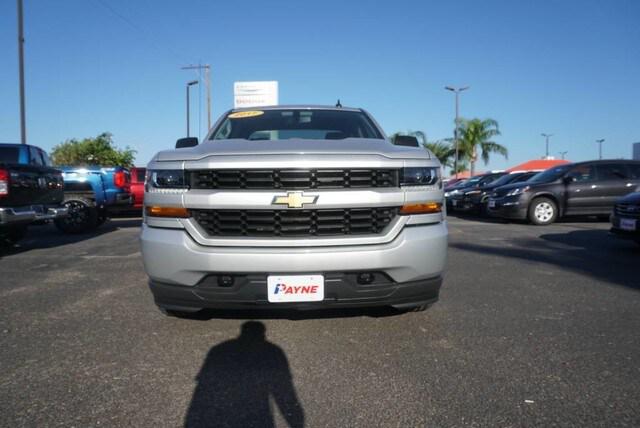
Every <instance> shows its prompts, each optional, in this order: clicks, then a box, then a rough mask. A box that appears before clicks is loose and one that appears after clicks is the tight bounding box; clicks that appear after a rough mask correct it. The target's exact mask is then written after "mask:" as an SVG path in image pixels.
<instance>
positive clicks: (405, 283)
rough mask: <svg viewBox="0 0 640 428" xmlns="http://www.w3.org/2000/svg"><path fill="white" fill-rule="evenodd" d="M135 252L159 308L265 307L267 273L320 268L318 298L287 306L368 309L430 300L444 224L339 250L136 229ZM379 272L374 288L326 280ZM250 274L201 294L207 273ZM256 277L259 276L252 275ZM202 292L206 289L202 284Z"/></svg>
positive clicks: (436, 284) (442, 255)
mask: <svg viewBox="0 0 640 428" xmlns="http://www.w3.org/2000/svg"><path fill="white" fill-rule="evenodd" d="M141 245H142V255H143V262H144V266H145V270H146V271H147V274H148V275H149V277H150V284H151V290H152V292H153V293H154V296H155V299H156V302H157V303H158V304H159V305H160V306H163V307H167V308H173V309H176V306H179V307H185V306H186V307H191V308H205V307H238V306H244V307H246V306H247V305H249V306H251V305H254V306H255V305H260V304H261V303H264V306H266V307H285V306H287V305H289V304H267V303H266V302H267V295H266V285H264V284H266V276H267V275H269V274H304V273H321V274H323V275H325V277H326V278H327V282H326V283H325V286H326V287H327V288H326V293H325V300H324V301H322V302H313V303H296V304H291V305H290V306H294V307H307V306H311V307H320V306H343V307H344V306H375V305H402V304H409V303H421V302H427V301H432V300H435V299H437V297H438V290H439V288H440V284H441V282H442V274H443V271H444V268H445V264H446V254H447V225H446V222H441V223H437V224H429V225H419V226H417V225H416V226H411V227H405V228H404V229H403V230H402V231H401V232H400V233H399V234H398V236H396V238H395V239H394V240H393V241H391V242H388V243H384V244H372V245H354V246H340V247H300V248H292V247H207V246H203V245H199V244H197V243H196V242H195V241H194V240H193V239H192V238H191V237H190V235H189V234H188V233H187V232H186V231H185V230H181V229H163V228H155V227H150V226H148V225H146V224H143V226H142V234H141ZM363 271H366V272H380V273H381V274H383V275H385V277H387V278H388V281H387V282H386V283H385V284H384V286H381V287H378V288H376V287H374V288H371V287H364V288H362V289H360V288H357V287H354V284H353V281H351V282H349V281H345V280H336V281H333V282H332V281H329V278H332V277H335V276H336V275H337V276H340V275H348V274H349V273H353V272H363ZM216 274H224V275H255V276H256V278H257V279H256V280H255V281H253V282H251V283H250V284H249V285H246V286H244V287H240V288H239V289H225V290H220V291H219V292H216V291H211V292H210V291H207V292H203V290H202V289H203V285H202V284H203V283H206V282H207V278H209V277H210V276H211V275H216ZM260 278H261V279H260ZM204 288H207V290H209V288H208V287H204Z"/></svg>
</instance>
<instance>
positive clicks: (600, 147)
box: [596, 138, 604, 159]
mask: <svg viewBox="0 0 640 428" xmlns="http://www.w3.org/2000/svg"><path fill="white" fill-rule="evenodd" d="M596 143H598V159H602V143H604V138H600V139H599V140H596Z"/></svg>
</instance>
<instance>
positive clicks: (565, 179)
mask: <svg viewBox="0 0 640 428" xmlns="http://www.w3.org/2000/svg"><path fill="white" fill-rule="evenodd" d="M562 181H563V182H564V184H569V183H573V182H574V181H576V178H575V177H571V176H570V175H565V176H564V177H562Z"/></svg>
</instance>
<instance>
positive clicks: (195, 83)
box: [187, 80, 198, 137]
mask: <svg viewBox="0 0 640 428" xmlns="http://www.w3.org/2000/svg"><path fill="white" fill-rule="evenodd" d="M197 84H198V81H197V80H192V81H190V82H187V137H188V136H189V88H190V87H192V86H193V85H197Z"/></svg>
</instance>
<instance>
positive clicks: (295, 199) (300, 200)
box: [271, 192, 318, 208]
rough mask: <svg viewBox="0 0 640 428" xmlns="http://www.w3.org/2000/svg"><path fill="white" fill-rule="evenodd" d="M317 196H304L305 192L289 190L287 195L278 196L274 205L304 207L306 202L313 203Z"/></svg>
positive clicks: (274, 199)
mask: <svg viewBox="0 0 640 428" xmlns="http://www.w3.org/2000/svg"><path fill="white" fill-rule="evenodd" d="M317 199H318V197H317V196H304V193H303V192H288V193H287V196H276V197H275V198H273V202H271V204H273V205H287V206H288V207H289V208H302V207H303V205H304V204H313V203H314V202H315V201H316V200H317Z"/></svg>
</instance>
